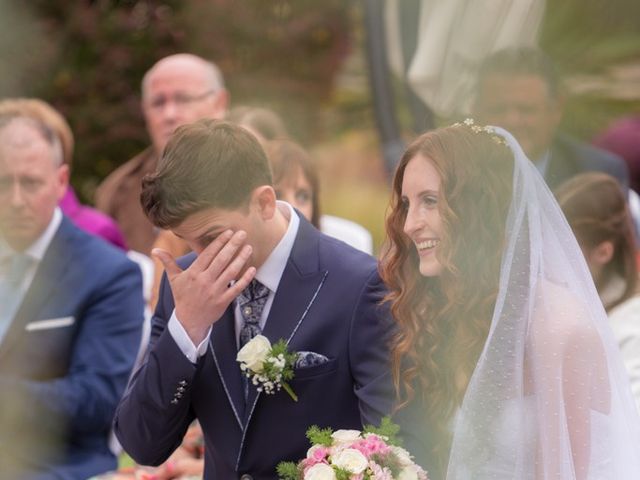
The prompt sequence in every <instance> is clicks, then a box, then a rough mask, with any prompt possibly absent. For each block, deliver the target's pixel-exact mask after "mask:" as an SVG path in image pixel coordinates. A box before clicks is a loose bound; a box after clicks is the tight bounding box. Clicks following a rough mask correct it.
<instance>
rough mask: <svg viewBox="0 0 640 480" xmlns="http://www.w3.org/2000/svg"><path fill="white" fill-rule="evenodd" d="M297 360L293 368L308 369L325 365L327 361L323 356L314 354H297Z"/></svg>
mask: <svg viewBox="0 0 640 480" xmlns="http://www.w3.org/2000/svg"><path fill="white" fill-rule="evenodd" d="M297 356H298V358H296V363H295V364H294V365H293V368H309V367H315V366H317V365H322V364H323V363H327V362H328V361H329V359H328V358H327V357H325V356H324V355H322V354H320V353H316V352H298V353H297Z"/></svg>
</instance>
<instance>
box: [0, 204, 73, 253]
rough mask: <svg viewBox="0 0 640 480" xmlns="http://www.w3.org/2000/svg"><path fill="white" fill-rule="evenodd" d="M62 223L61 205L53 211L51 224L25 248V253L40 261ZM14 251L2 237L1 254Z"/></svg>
mask: <svg viewBox="0 0 640 480" xmlns="http://www.w3.org/2000/svg"><path fill="white" fill-rule="evenodd" d="M61 223H62V211H61V210H60V207H56V208H55V210H54V211H53V215H52V216H51V221H50V222H49V225H47V228H45V230H44V232H42V234H41V235H40V236H39V237H38V239H37V240H36V241H35V242H33V243H32V244H31V245H29V247H28V248H27V249H25V251H24V252H23V253H24V254H25V255H27V256H29V257H31V258H33V259H34V260H36V261H38V262H40V261H41V260H42V259H43V258H44V254H45V253H46V252H47V248H49V245H50V244H51V241H52V240H53V236H54V235H55V234H56V232H57V231H58V228H59V227H60V224H61ZM14 253H15V252H14V251H13V249H12V248H11V247H10V246H9V245H8V244H7V242H6V241H5V240H4V239H0V256H9V255H12V254H14Z"/></svg>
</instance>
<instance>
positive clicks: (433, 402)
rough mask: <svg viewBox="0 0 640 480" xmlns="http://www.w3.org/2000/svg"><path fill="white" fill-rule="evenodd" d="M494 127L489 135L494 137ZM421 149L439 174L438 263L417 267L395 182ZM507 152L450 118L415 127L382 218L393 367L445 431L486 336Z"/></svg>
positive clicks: (405, 389) (408, 393) (509, 167)
mask: <svg viewBox="0 0 640 480" xmlns="http://www.w3.org/2000/svg"><path fill="white" fill-rule="evenodd" d="M492 137H494V138H492ZM418 155H421V156H423V157H425V158H426V159H427V160H428V161H430V162H431V163H432V165H433V166H434V167H435V169H436V171H437V172H438V174H439V175H440V178H441V185H440V189H439V198H438V211H439V213H440V217H441V222H442V231H441V232H440V244H439V246H438V249H437V253H436V255H437V257H436V258H437V259H438V261H439V263H440V264H441V265H442V271H441V273H440V275H438V276H437V277H431V278H427V277H423V276H422V275H421V274H420V271H419V269H418V267H419V258H418V255H417V250H416V247H415V245H414V244H413V242H412V241H411V240H410V239H409V238H408V237H407V235H405V233H404V231H403V227H404V223H405V218H406V210H405V206H404V204H403V202H402V182H403V178H404V172H405V169H406V167H407V164H408V163H409V162H410V161H411V160H412V159H413V158H415V157H416V156H418ZM512 176H513V155H512V153H511V151H510V150H509V148H508V147H506V146H505V145H503V144H499V143H498V141H497V137H495V136H494V135H492V134H490V133H487V132H485V131H481V132H474V131H473V130H472V129H471V128H470V127H469V126H466V125H456V126H451V127H447V128H442V129H438V130H433V131H430V132H427V133H425V134H423V135H421V136H420V137H418V138H417V139H416V140H415V141H414V142H413V143H412V144H411V145H410V146H409V147H408V149H407V151H406V152H405V154H404V155H403V157H402V159H401V161H400V163H399V165H398V168H397V170H396V174H395V178H394V180H393V193H392V197H391V204H390V207H389V209H390V211H389V214H388V216H387V220H386V227H387V228H386V230H387V241H386V244H385V248H384V249H383V254H382V259H381V264H380V265H381V266H380V270H381V275H382V278H383V279H384V281H385V282H386V283H387V285H388V287H389V291H390V293H389V294H388V296H387V299H386V300H387V301H389V302H390V306H391V312H392V314H393V316H394V319H395V320H396V322H397V324H398V326H399V329H398V330H399V331H398V334H397V335H396V337H395V339H394V341H393V344H392V368H393V376H394V381H395V386H396V391H397V392H398V397H399V407H398V408H402V407H403V406H405V405H406V404H408V403H409V402H411V401H412V400H414V398H415V397H416V396H418V398H416V399H417V400H420V401H421V402H422V404H423V405H424V413H425V415H426V416H427V418H428V419H430V421H429V424H430V425H431V426H435V427H436V428H437V429H438V430H441V431H440V432H434V433H440V434H446V433H445V432H446V431H447V426H448V423H449V421H450V419H451V416H452V414H453V413H454V411H455V409H456V408H457V406H458V405H459V404H460V402H461V400H462V396H463V395H464V392H465V390H466V387H467V384H468V381H469V378H470V377H471V374H472V372H473V369H474V367H475V364H476V362H477V359H478V356H479V354H480V351H481V349H482V347H483V345H484V342H485V340H486V337H487V334H488V330H489V325H490V322H491V316H492V312H493V309H494V306H495V300H496V295H497V292H498V280H499V273H500V259H501V255H502V250H503V243H504V241H503V239H504V230H505V223H506V217H507V213H508V208H509V204H510V200H511V192H512Z"/></svg>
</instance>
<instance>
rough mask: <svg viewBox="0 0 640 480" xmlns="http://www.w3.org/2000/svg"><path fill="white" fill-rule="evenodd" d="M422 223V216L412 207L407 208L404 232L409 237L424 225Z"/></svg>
mask: <svg viewBox="0 0 640 480" xmlns="http://www.w3.org/2000/svg"><path fill="white" fill-rule="evenodd" d="M424 223H425V222H424V218H422V217H421V216H420V215H419V214H418V212H416V211H415V210H414V209H413V208H409V210H408V211H407V216H406V218H405V220H404V227H403V230H404V233H405V234H406V235H407V236H409V237H411V236H413V234H414V233H416V232H417V231H419V230H420V229H422V228H423V227H424Z"/></svg>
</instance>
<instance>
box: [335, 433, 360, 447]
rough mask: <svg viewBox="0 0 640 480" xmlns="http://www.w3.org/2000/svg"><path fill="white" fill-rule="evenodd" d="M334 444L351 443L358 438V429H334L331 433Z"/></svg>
mask: <svg viewBox="0 0 640 480" xmlns="http://www.w3.org/2000/svg"><path fill="white" fill-rule="evenodd" d="M331 438H333V444H334V445H344V444H346V443H353V442H355V441H356V440H357V439H358V438H360V432H359V431H358V430H336V431H335V432H333V433H332V434H331Z"/></svg>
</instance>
